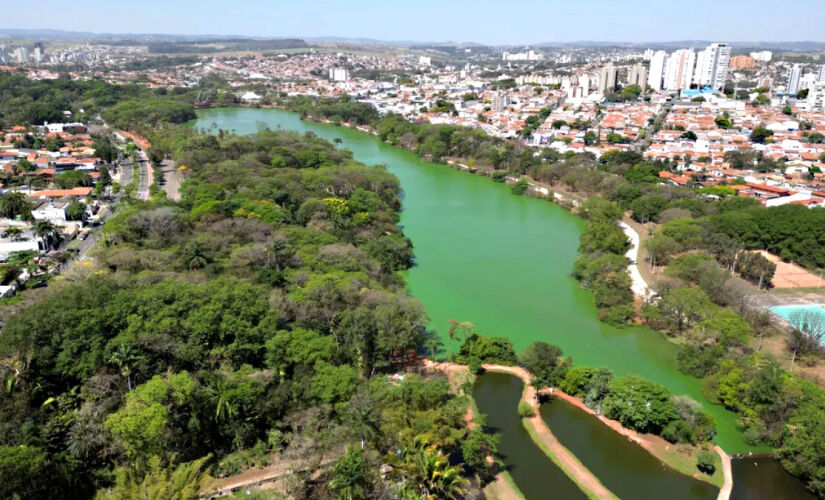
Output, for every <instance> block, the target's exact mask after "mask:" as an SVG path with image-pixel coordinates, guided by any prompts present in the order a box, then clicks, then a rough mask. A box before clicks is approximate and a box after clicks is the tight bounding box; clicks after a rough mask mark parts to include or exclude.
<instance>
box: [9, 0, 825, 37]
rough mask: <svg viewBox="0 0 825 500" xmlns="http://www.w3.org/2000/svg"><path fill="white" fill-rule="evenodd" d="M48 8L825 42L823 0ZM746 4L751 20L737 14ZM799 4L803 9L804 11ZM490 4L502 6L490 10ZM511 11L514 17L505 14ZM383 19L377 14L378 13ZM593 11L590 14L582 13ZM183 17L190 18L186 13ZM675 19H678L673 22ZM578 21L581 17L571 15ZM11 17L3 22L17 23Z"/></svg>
mask: <svg viewBox="0 0 825 500" xmlns="http://www.w3.org/2000/svg"><path fill="white" fill-rule="evenodd" d="M41 4H42V7H43V8H44V9H45V10H46V11H48V12H50V13H51V14H52V15H50V16H41V17H38V18H33V19H31V20H27V22H26V28H27V29H55V30H66V31H85V32H93V33H101V32H104V33H112V34H154V33H164V34H179V35H226V36H229V35H232V36H252V37H272V38H286V37H304V38H339V37H340V38H369V39H374V40H381V41H387V42H399V41H413V42H456V43H470V42H476V43H483V44H488V45H508V44H511V45H518V44H525V45H526V44H533V45H535V44H541V43H554V42H557V43H571V42H577V41H605V42H616V43H626V42H651V43H662V42H675V41H680V40H709V41H710V40H725V41H730V42H780V41H783V42H789V41H825V37H823V35H822V31H821V27H822V26H825V10H823V9H821V4H820V2H818V1H817V0H800V1H799V2H796V3H795V8H794V10H793V11H789V10H779V9H775V8H772V4H769V3H768V2H764V1H761V0H755V1H748V2H746V1H743V0H732V1H730V2H727V3H724V4H718V3H716V2H712V1H710V0H698V1H696V2H693V3H691V4H689V8H686V5H685V4H684V3H679V4H677V3H676V2H672V1H665V2H658V3H657V4H656V5H653V6H650V5H648V4H647V3H646V2H643V1H641V0H627V1H625V2H615V1H613V2H608V1H606V0H588V1H586V2H579V3H575V4H574V3H570V2H557V1H550V2H538V1H535V0H527V1H521V2H518V3H517V4H515V5H514V4H507V7H508V8H507V9H502V5H501V3H500V2H492V1H489V0H481V1H478V2H469V1H466V0H458V1H455V2H450V3H449V4H445V3H444V2H434V1H432V0H422V1H421V2H418V3H417V4H416V5H415V8H413V9H411V8H409V7H408V6H406V5H390V4H378V5H372V4H371V2H366V1H363V0H356V1H350V2H340V1H336V0H319V1H316V2H312V3H308V2H301V1H297V0H285V1H278V2H264V1H262V0H246V1H240V2H228V1H226V0H206V1H204V2H199V3H198V4H196V5H191V4H189V2H161V1H159V0H147V1H145V2H142V3H141V4H139V5H138V4H123V5H120V4H119V5H112V4H113V2H105V1H102V0H79V1H77V2H73V3H72V4H71V5H70V6H69V5H67V4H65V3H64V2H57V1H55V0H44V1H43V2H41ZM743 11H747V12H748V15H749V22H748V23H740V22H732V21H731V20H733V19H736V16H738V15H741V12H743ZM800 12H805V15H804V16H800V15H799V13H800ZM493 13H497V14H495V15H493ZM508 16H509V17H511V19H512V22H503V21H502V19H506V18H507V17H508ZM376 18H377V19H380V20H381V22H378V23H376V22H375V19H376ZM583 19H586V22H581V21H582V20H583ZM181 20H185V21H186V22H181ZM677 20H678V22H676V21H677ZM574 21H575V22H574ZM18 27H19V25H18V26H15V25H12V26H4V27H3V28H7V29H9V28H18Z"/></svg>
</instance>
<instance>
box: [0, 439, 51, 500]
mask: <svg viewBox="0 0 825 500" xmlns="http://www.w3.org/2000/svg"><path fill="white" fill-rule="evenodd" d="M0 477H2V478H3V480H2V481H0V495H2V496H3V498H45V497H47V496H49V495H50V493H49V490H50V486H49V485H50V482H51V479H52V478H51V477H50V470H49V467H48V459H47V455H46V453H45V451H44V450H42V449H40V448H37V447H33V446H25V445H23V446H1V447H0ZM52 493H53V492H52Z"/></svg>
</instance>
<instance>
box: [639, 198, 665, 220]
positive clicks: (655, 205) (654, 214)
mask: <svg viewBox="0 0 825 500" xmlns="http://www.w3.org/2000/svg"><path fill="white" fill-rule="evenodd" d="M665 208H667V200H666V199H664V198H663V197H661V196H658V195H655V194H648V195H644V196H641V197H639V198H636V200H634V201H633V203H631V204H630V210H631V211H632V212H633V219H634V220H635V221H637V222H641V223H645V222H651V221H656V220H658V217H659V214H660V213H661V212H662V211H663V210H664V209H665Z"/></svg>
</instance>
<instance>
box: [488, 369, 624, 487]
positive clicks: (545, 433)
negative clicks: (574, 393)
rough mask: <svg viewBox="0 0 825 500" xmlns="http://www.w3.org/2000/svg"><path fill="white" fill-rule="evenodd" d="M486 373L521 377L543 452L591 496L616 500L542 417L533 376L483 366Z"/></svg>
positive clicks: (517, 371)
mask: <svg viewBox="0 0 825 500" xmlns="http://www.w3.org/2000/svg"><path fill="white" fill-rule="evenodd" d="M483 367H484V369H485V370H487V371H490V372H497V373H508V374H510V375H515V376H516V377H519V378H520V379H521V380H522V381H523V382H524V391H523V392H522V394H521V399H522V400H523V401H524V402H526V403H527V404H529V405H530V406H532V407H533V410H534V412H533V416H531V417H528V418H526V419H525V420H526V421H527V424H528V425H530V427H531V429H532V431H533V434H534V435H535V436H536V437H537V438H538V439H539V441H540V444H541V445H543V446H541V448H543V449H545V448H546V450H547V451H549V453H550V454H551V455H552V456H551V458H553V459H554V460H553V461H554V462H556V463H557V464H558V465H559V467H561V469H562V470H563V471H564V472H565V474H567V475H568V476H569V477H570V478H571V479H572V480H573V481H575V482H576V484H578V485H579V487H580V488H581V489H582V490H584V492H585V493H586V494H588V496H591V497H595V498H600V499H614V498H617V497H616V495H614V494H613V493H611V492H610V490H608V489H607V488H606V487H605V486H604V485H603V484H602V483H601V481H599V479H598V478H597V477H596V476H595V475H593V473H592V472H590V470H588V469H587V467H585V466H584V465H583V464H582V463H581V462H579V460H578V459H577V458H576V457H575V455H573V454H572V453H571V452H570V450H568V449H567V448H565V447H564V446H563V445H562V444H561V443H560V442H559V440H558V439H557V438H556V436H555V435H553V432H551V431H550V428H549V427H547V424H545V423H544V420H543V419H542V418H541V415H540V414H539V403H538V397H537V393H536V389H535V388H534V387H533V386H532V385H530V382H531V380H532V375H530V372H528V371H527V370H525V369H524V368H520V367H517V366H500V365H483Z"/></svg>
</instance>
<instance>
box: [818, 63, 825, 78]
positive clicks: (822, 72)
mask: <svg viewBox="0 0 825 500" xmlns="http://www.w3.org/2000/svg"><path fill="white" fill-rule="evenodd" d="M816 81H817V82H825V64H820V65H819V71H817V74H816Z"/></svg>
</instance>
